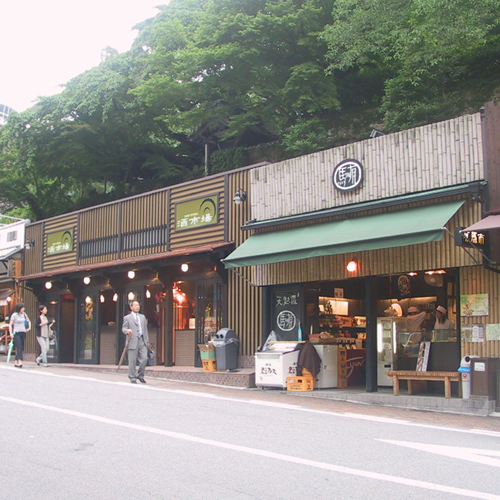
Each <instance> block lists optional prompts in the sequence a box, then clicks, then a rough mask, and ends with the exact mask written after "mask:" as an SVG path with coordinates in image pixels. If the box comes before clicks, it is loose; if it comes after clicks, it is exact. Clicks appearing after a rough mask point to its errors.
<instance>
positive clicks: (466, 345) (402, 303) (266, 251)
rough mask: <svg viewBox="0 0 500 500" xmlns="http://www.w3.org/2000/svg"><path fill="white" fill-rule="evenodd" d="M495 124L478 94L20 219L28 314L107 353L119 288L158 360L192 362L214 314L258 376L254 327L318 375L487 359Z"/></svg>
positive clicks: (499, 124)
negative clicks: (316, 363) (388, 129)
mask: <svg viewBox="0 0 500 500" xmlns="http://www.w3.org/2000/svg"><path fill="white" fill-rule="evenodd" d="M499 131H500V109H499V107H498V106H496V105H495V104H493V103H488V104H487V105H485V107H484V109H483V110H481V111H479V112H477V113H473V114H470V115H465V116H461V117H459V118H456V119H452V120H448V121H445V122H440V123H434V124H430V125H426V126H422V127H418V128H414V129H410V130H406V131H402V132H399V133H394V134H388V135H379V136H378V137H373V138H370V139H367V140H364V141H360V142H356V143H353V144H348V145H345V146H339V147H336V148H332V149H329V150H325V151H320V152H317V153H312V154H309V155H305V156H301V157H297V158H293V159H290V160H286V161H282V162H278V163H269V164H258V165H251V166H248V167H246V168H243V169H239V170H235V171H230V172H227V173H223V174H217V175H213V176H208V177H205V178H203V179H199V180H196V181H192V182H188V183H184V184H180V185H177V186H173V187H169V188H164V189H159V190H157V191H153V192H150V193H147V194H144V195H139V196H135V197H131V198H127V199H123V200H119V201H117V202H113V203H108V204H105V205H100V206H96V207H92V208H89V209H85V210H81V211H78V212H74V213H70V214H65V215H62V216H59V217H55V218H53V219H48V220H44V221H40V222H36V223H33V224H30V225H28V227H27V229H26V238H27V241H29V248H27V249H26V251H25V264H24V272H23V276H22V278H21V280H22V283H23V286H24V292H23V293H24V296H25V301H26V302H27V304H28V308H29V313H30V314H32V315H33V314H34V312H35V310H36V307H37V305H38V304H40V303H44V304H46V305H47V306H48V308H49V316H52V317H54V318H56V321H57V325H58V327H57V328H56V331H57V338H58V343H57V344H55V345H54V347H53V349H52V352H51V356H52V360H53V361H54V362H64V363H90V364H115V363H117V361H118V359H119V356H120V353H121V351H122V349H123V344H124V339H123V337H124V336H123V334H122V333H121V321H122V318H123V315H124V314H125V312H126V311H127V309H128V303H129V302H130V301H131V300H135V299H137V300H139V301H140V302H141V303H142V306H143V311H144V313H145V314H146V316H147V318H148V321H149V324H150V327H151V330H152V332H153V343H154V348H155V351H156V356H157V360H156V361H157V363H159V364H163V365H165V366H173V365H175V366H201V362H200V361H201V360H200V355H199V351H198V344H202V343H206V342H207V341H208V340H209V339H210V338H211V337H212V336H213V335H214V334H215V333H216V332H217V331H219V330H220V329H221V328H223V327H228V328H230V329H232V330H234V332H236V335H237V336H238V338H239V366H240V367H254V366H255V368H256V374H255V376H256V383H257V385H262V386H266V385H270V386H273V384H274V382H266V377H267V376H268V375H269V374H272V373H273V370H274V371H275V369H274V368H272V367H271V368H270V367H269V366H267V365H266V363H264V366H260V365H258V363H259V357H258V356H256V355H255V353H256V352H257V351H258V349H259V346H261V345H262V344H263V343H264V342H265V341H266V339H267V337H268V335H269V334H270V333H271V332H274V334H275V335H276V338H277V339H278V340H281V341H282V342H284V343H286V342H288V343H290V345H289V347H291V349H292V350H295V349H296V347H294V346H293V344H294V343H295V344H297V343H298V342H299V341H303V340H307V339H310V340H311V341H312V342H313V345H314V347H315V349H316V351H317V352H318V353H319V354H320V357H322V358H323V359H326V357H328V360H329V361H328V363H326V362H325V363H323V373H322V374H321V375H320V376H319V378H318V379H317V387H322V388H337V387H338V388H342V387H349V386H361V387H365V388H366V390H367V391H376V390H377V387H379V386H391V385H392V384H393V383H394V379H393V378H392V377H391V376H388V375H387V372H392V371H402V370H413V371H414V370H422V364H425V369H424V370H423V371H426V370H428V371H429V372H445V371H446V372H448V371H454V372H456V371H457V368H458V367H459V365H460V362H461V359H462V358H463V357H464V356H465V355H475V356H478V357H480V358H488V359H499V358H500V311H499V308H498V300H499V288H500V280H499V270H500V266H499V265H498V264H497V262H499V261H500V246H499V245H498V243H499V241H498V236H497V234H496V231H495V230H496V229H498V227H499V226H500V223H499V222H498V219H497V218H496V217H495V216H496V212H495V210H498V209H500V199H499V198H500V190H499V188H500V178H499V176H500V164H499V157H500V155H499V154H498V144H499V140H498V138H499ZM377 135H378V134H377ZM485 221H487V222H485ZM478 223H479V226H478V225H477V224H478ZM150 335H151V334H150ZM30 342H31V344H28V350H29V349H31V351H32V353H33V354H34V353H35V342H34V340H33V341H30ZM281 345H282V346H283V344H281ZM274 354H276V356H275V358H276V359H278V358H280V356H279V354H284V353H283V352H282V353H274ZM342 356H344V357H345V359H342V358H341V357H342ZM281 357H282V356H281ZM294 359H295V358H294ZM255 363H257V365H255ZM293 363H295V364H296V359H295V360H294V361H293ZM293 363H292V365H293ZM492 366H493V365H492ZM290 370H291V371H288V372H287V373H286V374H285V375H287V374H290V373H293V366H292V367H290ZM326 372H329V373H326ZM330 372H331V373H330ZM278 385H279V384H278ZM429 390H431V391H433V390H435V391H441V392H442V391H443V387H442V384H439V385H437V386H436V387H435V388H433V387H432V386H430V387H429ZM455 390H457V391H458V389H457V388H456V387H455V388H454V392H455Z"/></svg>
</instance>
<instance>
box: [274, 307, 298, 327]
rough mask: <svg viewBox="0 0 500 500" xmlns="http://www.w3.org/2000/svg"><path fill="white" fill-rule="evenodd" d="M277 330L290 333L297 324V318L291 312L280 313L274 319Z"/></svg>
mask: <svg viewBox="0 0 500 500" xmlns="http://www.w3.org/2000/svg"><path fill="white" fill-rule="evenodd" d="M276 323H277V324H278V328H279V329H280V330H283V331H284V332H291V331H292V330H293V329H294V328H295V325H296V324H297V317H296V316H295V314H293V312H292V311H281V312H280V313H279V314H278V317H277V318H276Z"/></svg>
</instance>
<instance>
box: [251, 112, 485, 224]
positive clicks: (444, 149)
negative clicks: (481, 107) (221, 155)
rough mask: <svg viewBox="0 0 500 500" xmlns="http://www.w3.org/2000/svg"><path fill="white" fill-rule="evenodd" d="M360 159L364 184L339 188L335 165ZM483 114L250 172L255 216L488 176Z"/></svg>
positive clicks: (269, 216)
mask: <svg viewBox="0 0 500 500" xmlns="http://www.w3.org/2000/svg"><path fill="white" fill-rule="evenodd" d="M345 159H356V160H358V161H360V162H361V163H362V164H363V166H364V182H363V185H362V187H361V188H359V189H357V190H354V191H349V192H340V191H337V190H336V189H335V188H334V187H333V183H332V180H331V179H332V174H333V169H334V167H335V166H336V165H337V164H338V163H339V162H340V161H342V160H345ZM484 179H485V172H484V162H483V136H482V128H481V115H480V113H475V114H472V115H466V116H461V117H459V118H456V119H454V120H448V121H445V122H440V123H434V124H431V125H426V126H423V127H418V128H414V129H410V130H405V131H403V132H398V133H395V134H390V135H386V136H383V137H377V138H375V139H368V140H365V141H360V142H357V143H354V144H348V145H346V146H341V147H337V148H333V149H329V150H325V151H320V152H317V153H313V154H310V155H305V156H300V157H298V158H292V159H290V160H286V161H283V162H279V163H275V164H272V165H269V166H264V167H260V168H255V169H253V170H251V172H250V184H251V190H252V219H257V220H259V221H260V220H267V219H273V218H277V217H286V216H289V215H294V214H300V213H307V212H314V211H316V210H322V209H326V208H331V207H339V206H344V205H348V204H355V203H361V202H365V201H371V200H380V199H383V198H386V197H391V196H398V195H403V194H408V193H415V192H418V191H425V190H429V189H434V188H442V187H445V186H453V185H457V184H464V183H468V182H473V181H478V180H484Z"/></svg>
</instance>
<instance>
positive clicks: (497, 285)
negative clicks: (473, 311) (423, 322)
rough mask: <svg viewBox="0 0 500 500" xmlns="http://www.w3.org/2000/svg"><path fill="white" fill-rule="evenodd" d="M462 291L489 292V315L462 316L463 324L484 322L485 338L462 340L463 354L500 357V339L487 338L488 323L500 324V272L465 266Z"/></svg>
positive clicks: (462, 271)
mask: <svg viewBox="0 0 500 500" xmlns="http://www.w3.org/2000/svg"><path fill="white" fill-rule="evenodd" d="M460 293H461V294H462V295H472V294H484V293H487V294H488V299H489V315H488V316H486V317H485V316H481V317H467V316H462V318H461V323H462V324H477V323H479V324H483V326H484V328H485V338H484V340H483V341H482V342H462V354H463V355H464V356H465V355H467V354H475V355H478V356H481V357H486V358H500V340H488V339H487V338H486V324H494V325H500V308H499V307H498V305H499V304H500V274H498V273H495V272H492V271H490V270H488V269H485V268H482V267H465V268H463V269H461V270H460Z"/></svg>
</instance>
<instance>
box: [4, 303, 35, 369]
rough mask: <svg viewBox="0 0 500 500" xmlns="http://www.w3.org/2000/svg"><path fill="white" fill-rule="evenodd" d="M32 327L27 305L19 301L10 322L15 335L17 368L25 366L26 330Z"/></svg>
mask: <svg viewBox="0 0 500 500" xmlns="http://www.w3.org/2000/svg"><path fill="white" fill-rule="evenodd" d="M30 329H31V321H30V319H29V318H28V315H27V314H26V306H25V305H24V303H23V302H18V303H17V305H16V312H15V313H14V314H12V316H11V317H10V322H9V331H10V335H11V336H12V335H13V336H14V346H15V348H16V361H15V363H14V366H15V367H16V368H22V367H23V350H24V342H25V341H26V332H29V331H30Z"/></svg>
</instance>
